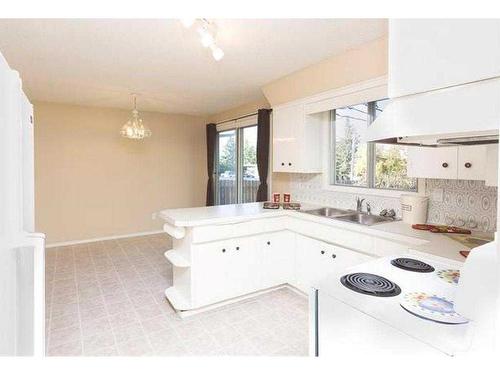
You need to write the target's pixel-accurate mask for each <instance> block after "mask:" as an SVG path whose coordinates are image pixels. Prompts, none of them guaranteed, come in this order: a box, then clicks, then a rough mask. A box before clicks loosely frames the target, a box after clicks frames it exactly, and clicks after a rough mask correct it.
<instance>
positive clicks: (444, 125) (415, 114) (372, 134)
mask: <svg viewBox="0 0 500 375" xmlns="http://www.w3.org/2000/svg"><path fill="white" fill-rule="evenodd" d="M499 126H500V78H492V79H487V80H482V81H478V82H472V83H467V84H463V85H459V86H453V87H447V88H443V89H439V90H433V91H428V92H424V93H419V94H414V95H408V96H403V97H399V98H395V99H392V100H391V101H390V102H389V104H388V105H387V107H386V108H385V110H384V112H382V114H381V115H379V117H378V118H377V119H376V120H375V121H374V122H373V124H372V125H371V126H370V127H369V128H368V141H372V142H377V143H402V144H409V145H418V146H449V145H465V144H488V143H498V128H499Z"/></svg>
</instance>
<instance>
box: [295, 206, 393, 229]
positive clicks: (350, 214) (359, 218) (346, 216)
mask: <svg viewBox="0 0 500 375" xmlns="http://www.w3.org/2000/svg"><path fill="white" fill-rule="evenodd" d="M304 212H305V213H306V214H310V215H315V216H322V217H327V218H330V219H335V220H341V221H347V222H349V223H355V224H361V225H375V224H381V223H387V222H392V221H394V219H393V218H390V217H385V216H379V215H371V214H368V213H364V212H359V211H353V210H341V209H339V208H332V207H322V208H317V209H314V210H307V211H304Z"/></svg>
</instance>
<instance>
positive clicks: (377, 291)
mask: <svg viewBox="0 0 500 375" xmlns="http://www.w3.org/2000/svg"><path fill="white" fill-rule="evenodd" d="M340 282H341V283H342V285H344V286H345V287H346V288H349V289H351V290H353V291H355V292H358V293H363V294H368V295H370V296H376V297H394V296H397V295H398V294H399V293H401V288H400V287H399V286H398V285H397V284H395V283H393V282H392V281H390V280H387V279H386V278H385V277H382V276H378V275H374V274H371V273H350V274H348V275H344V276H342V277H341V278H340Z"/></svg>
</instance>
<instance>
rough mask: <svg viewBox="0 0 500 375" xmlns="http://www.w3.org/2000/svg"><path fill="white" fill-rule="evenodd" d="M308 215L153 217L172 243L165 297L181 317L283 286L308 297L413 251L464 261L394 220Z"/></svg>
mask: <svg viewBox="0 0 500 375" xmlns="http://www.w3.org/2000/svg"><path fill="white" fill-rule="evenodd" d="M314 208H318V207H317V206H314V205H307V204H306V205H303V207H302V210H301V211H290V210H283V209H279V210H266V209H263V208H262V203H246V204H236V205H226V206H214V207H197V208H183V209H168V210H163V211H161V212H159V213H158V217H160V218H161V219H163V220H164V221H165V224H164V230H165V232H167V233H168V234H170V235H171V236H172V237H173V249H172V250H169V251H167V252H166V253H165V256H166V257H167V259H168V260H169V261H170V262H171V263H172V265H173V286H172V287H170V288H168V289H167V290H166V291H165V295H166V297H167V298H168V300H169V301H170V303H171V304H172V306H173V307H174V308H175V309H176V310H177V311H178V312H179V313H181V315H183V314H184V315H186V314H191V313H195V312H198V311H203V310H206V309H210V308H214V307H217V306H220V305H221V304H225V303H229V302H232V301H234V300H236V299H242V298H248V297H251V296H254V295H255V294H256V293H262V292H264V291H267V290H269V289H273V288H279V287H283V286H288V287H292V288H293V289H295V290H298V291H301V292H304V293H307V292H308V290H309V288H310V287H311V286H312V285H314V283H315V282H317V281H318V280H319V279H322V278H324V277H325V276H327V275H328V274H329V273H332V272H334V271H338V270H339V269H342V268H346V267H349V266H352V265H355V264H359V263H362V262H365V261H367V260H370V259H374V258H376V257H381V256H389V255H395V254H404V253H408V252H410V251H419V252H424V253H427V254H431V255H433V256H438V257H444V258H449V259H453V260H458V261H463V260H464V258H463V257H462V256H461V255H460V254H459V251H460V250H464V247H463V246H462V245H460V244H459V243H458V242H456V241H454V240H452V239H450V238H449V237H447V236H444V235H440V234H434V233H430V232H426V231H416V230H414V229H412V228H411V226H410V225H408V224H405V223H403V222H401V221H395V222H388V223H381V224H376V225H373V226H364V225H359V224H355V223H349V222H345V221H340V220H335V219H333V218H328V217H319V216H315V215H311V214H308V213H306V212H305V211H307V210H309V209H314Z"/></svg>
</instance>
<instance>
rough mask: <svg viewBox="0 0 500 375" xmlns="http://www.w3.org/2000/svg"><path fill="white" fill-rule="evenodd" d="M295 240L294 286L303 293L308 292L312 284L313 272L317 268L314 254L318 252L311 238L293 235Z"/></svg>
mask: <svg viewBox="0 0 500 375" xmlns="http://www.w3.org/2000/svg"><path fill="white" fill-rule="evenodd" d="M295 238H296V261H295V282H294V286H295V287H297V288H298V289H300V290H302V291H303V292H306V293H307V292H309V288H310V287H311V285H312V284H313V279H314V277H315V276H314V272H315V269H316V268H317V256H315V255H313V254H314V253H316V252H318V251H320V250H319V248H318V247H317V243H316V242H315V241H314V240H312V239H311V238H308V237H304V236H301V235H298V234H297V235H295Z"/></svg>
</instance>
